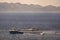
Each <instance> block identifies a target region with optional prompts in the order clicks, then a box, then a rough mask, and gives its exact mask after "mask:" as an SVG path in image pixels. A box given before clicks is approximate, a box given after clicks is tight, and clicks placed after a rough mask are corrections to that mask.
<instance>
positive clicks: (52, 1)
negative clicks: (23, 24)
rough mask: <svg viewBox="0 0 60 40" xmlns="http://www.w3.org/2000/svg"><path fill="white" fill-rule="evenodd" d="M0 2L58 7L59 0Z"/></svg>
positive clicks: (12, 0) (59, 4)
mask: <svg viewBox="0 0 60 40" xmlns="http://www.w3.org/2000/svg"><path fill="white" fill-rule="evenodd" d="M0 2H9V3H10V2H14V3H15V2H20V3H22V4H39V5H43V6H46V5H54V6H60V0H0Z"/></svg>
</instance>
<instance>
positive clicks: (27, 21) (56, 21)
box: [0, 13, 60, 40]
mask: <svg viewBox="0 0 60 40" xmlns="http://www.w3.org/2000/svg"><path fill="white" fill-rule="evenodd" d="M12 28H15V29H16V30H20V29H28V28H38V29H39V30H58V31H60V13H0V40H60V35H55V34H49V35H47V34H46V35H43V36H41V35H39V34H30V33H25V34H10V33H9V31H8V30H11V29H12Z"/></svg>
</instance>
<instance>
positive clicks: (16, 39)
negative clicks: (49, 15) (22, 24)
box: [0, 31, 60, 40]
mask: <svg viewBox="0 0 60 40" xmlns="http://www.w3.org/2000/svg"><path fill="white" fill-rule="evenodd" d="M0 40H60V35H55V34H50V35H48V34H46V35H43V36H41V35H39V34H30V33H24V34H10V33H9V32H8V31H0Z"/></svg>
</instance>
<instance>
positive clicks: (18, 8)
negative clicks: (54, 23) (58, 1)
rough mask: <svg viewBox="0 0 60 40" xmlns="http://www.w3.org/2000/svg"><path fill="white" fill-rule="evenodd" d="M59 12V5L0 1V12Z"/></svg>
mask: <svg viewBox="0 0 60 40" xmlns="http://www.w3.org/2000/svg"><path fill="white" fill-rule="evenodd" d="M2 11H5V12H9V11H11V12H59V11H60V7H56V6H52V5H48V6H41V5H34V4H30V5H28V4H21V3H6V2H5V3H0V12H2Z"/></svg>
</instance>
